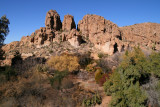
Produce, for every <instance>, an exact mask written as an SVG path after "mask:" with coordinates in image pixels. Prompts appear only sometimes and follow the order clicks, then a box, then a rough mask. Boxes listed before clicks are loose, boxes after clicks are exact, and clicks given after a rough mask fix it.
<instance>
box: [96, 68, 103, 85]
mask: <svg viewBox="0 0 160 107" xmlns="http://www.w3.org/2000/svg"><path fill="white" fill-rule="evenodd" d="M102 76H103V73H102V69H101V68H97V70H96V72H95V81H96V82H97V83H99V80H100V79H101V78H102Z"/></svg>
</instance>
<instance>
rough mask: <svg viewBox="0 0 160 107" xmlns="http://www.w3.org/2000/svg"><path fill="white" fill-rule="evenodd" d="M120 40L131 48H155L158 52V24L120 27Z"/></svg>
mask: <svg viewBox="0 0 160 107" xmlns="http://www.w3.org/2000/svg"><path fill="white" fill-rule="evenodd" d="M120 29H121V33H122V40H123V41H127V42H129V43H130V45H131V46H132V47H133V46H135V45H139V46H140V47H141V48H150V49H152V48H155V49H156V50H160V24H157V23H141V24H135V25H131V26H125V27H121V28H120Z"/></svg>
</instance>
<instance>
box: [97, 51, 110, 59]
mask: <svg viewBox="0 0 160 107" xmlns="http://www.w3.org/2000/svg"><path fill="white" fill-rule="evenodd" d="M98 57H99V58H100V59H101V58H103V57H108V54H104V53H102V52H100V53H98Z"/></svg>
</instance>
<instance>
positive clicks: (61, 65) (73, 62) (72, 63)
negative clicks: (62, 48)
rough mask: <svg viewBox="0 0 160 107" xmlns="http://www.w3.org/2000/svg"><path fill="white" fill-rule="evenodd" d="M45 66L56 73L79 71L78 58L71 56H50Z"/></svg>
mask: <svg viewBox="0 0 160 107" xmlns="http://www.w3.org/2000/svg"><path fill="white" fill-rule="evenodd" d="M47 64H48V65H49V66H50V67H52V68H54V69H56V70H58V71H70V72H72V71H76V70H78V69H79V63H78V58H77V57H76V56H72V55H61V56H52V57H51V58H50V59H49V60H48V61H47Z"/></svg>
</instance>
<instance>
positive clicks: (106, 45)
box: [2, 10, 160, 62]
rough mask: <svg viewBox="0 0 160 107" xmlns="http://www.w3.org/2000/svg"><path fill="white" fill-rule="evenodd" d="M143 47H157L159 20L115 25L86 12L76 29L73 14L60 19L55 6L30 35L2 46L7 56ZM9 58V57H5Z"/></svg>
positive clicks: (109, 52) (159, 34)
mask: <svg viewBox="0 0 160 107" xmlns="http://www.w3.org/2000/svg"><path fill="white" fill-rule="evenodd" d="M138 45H139V46H140V47H141V48H142V49H144V50H152V49H154V50H157V51H159V50H160V24H157V23H141V24H135V25H131V26H125V27H118V26H117V25H116V24H114V23H113V22H111V21H109V20H106V19H105V18H104V17H102V16H98V15H89V14H88V15H85V16H84V17H83V19H82V20H80V21H79V22H78V25H77V29H76V24H75V21H74V17H73V16H72V15H65V16H64V20H63V22H61V19H60V16H59V14H58V13H57V12H56V11H55V10H49V11H48V12H47V14H46V19H45V27H40V29H37V30H36V31H34V32H33V33H32V34H31V35H30V36H23V37H22V38H21V40H20V41H17V42H12V43H10V44H7V45H5V46H3V47H2V49H3V50H4V51H5V56H6V59H7V60H10V59H11V58H12V56H14V54H13V53H14V51H15V50H16V51H19V52H20V53H21V55H22V57H24V58H26V57H28V56H32V55H35V56H40V57H41V56H43V57H47V56H50V55H51V54H50V53H51V52H53V53H54V54H57V53H63V52H65V51H69V52H75V53H76V52H77V53H82V52H88V51H89V52H91V53H99V52H103V53H105V54H108V55H112V54H114V53H116V52H122V51H125V50H127V49H130V48H133V47H134V46H138ZM8 62H9V61H8Z"/></svg>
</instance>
